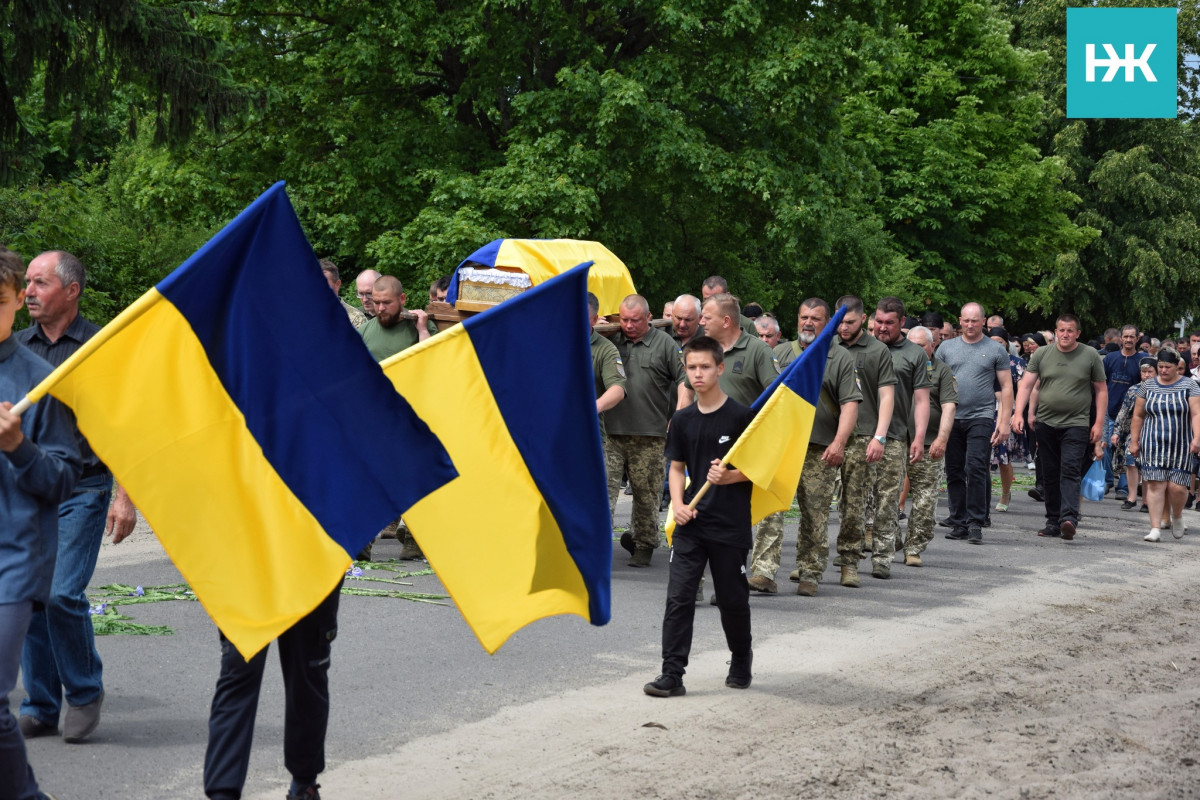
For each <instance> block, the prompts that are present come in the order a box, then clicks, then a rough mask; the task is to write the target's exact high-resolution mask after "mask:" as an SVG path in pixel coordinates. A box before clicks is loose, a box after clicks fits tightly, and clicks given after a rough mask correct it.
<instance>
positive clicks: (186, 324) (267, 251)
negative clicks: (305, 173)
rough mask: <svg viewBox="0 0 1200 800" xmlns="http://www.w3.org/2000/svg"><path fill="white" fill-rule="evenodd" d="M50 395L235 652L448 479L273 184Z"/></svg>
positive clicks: (85, 354)
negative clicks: (63, 406)
mask: <svg viewBox="0 0 1200 800" xmlns="http://www.w3.org/2000/svg"><path fill="white" fill-rule="evenodd" d="M47 392H49V393H50V394H52V395H53V396H54V397H56V398H58V399H59V400H61V401H62V402H63V403H65V404H66V405H68V406H69V407H70V408H71V409H72V410H73V411H74V412H75V415H76V418H77V419H78V423H79V427H80V430H82V431H83V433H84V435H85V436H87V438H88V441H89V442H90V443H91V445H92V447H93V448H94V449H95V451H96V453H97V454H99V456H100V457H101V458H102V459H103V460H104V462H105V463H106V464H107V465H108V466H109V467H110V468H111V469H112V471H113V473H114V474H115V475H116V477H117V480H118V481H119V482H120V483H121V484H122V485H123V486H125V488H126V490H127V491H128V492H129V495H130V497H131V498H132V499H133V501H134V503H135V504H136V505H137V506H138V508H139V509H140V510H141V512H142V514H143V515H144V516H145V517H146V520H147V521H148V522H149V523H150V525H151V527H152V528H153V529H154V531H155V533H156V534H157V535H158V537H159V539H160V540H161V542H162V544H163V547H164V548H165V549H166V551H167V553H168V554H169V555H170V556H171V559H172V560H173V561H174V562H175V564H176V565H177V566H178V567H179V570H180V572H182V573H183V575H184V577H185V578H186V579H187V581H188V583H189V584H190V585H191V587H192V589H193V590H194V591H195V593H196V596H197V597H198V598H199V599H200V601H201V602H202V603H203V604H204V606H205V608H206V609H207V610H208V612H209V614H210V615H211V616H212V618H213V620H214V621H215V622H216V624H217V626H218V627H220V629H221V630H222V632H223V633H224V634H225V635H226V636H227V637H228V638H229V640H230V641H231V642H233V644H234V645H235V646H236V647H237V648H238V650H239V651H240V652H241V653H242V654H243V655H244V656H246V657H249V656H250V655H252V654H253V653H255V652H257V651H258V650H260V649H261V648H262V647H263V646H264V645H266V644H267V643H269V642H270V641H271V639H273V638H275V637H276V636H278V635H279V634H280V633H282V632H283V631H285V630H287V629H288V628H289V627H290V626H291V625H292V624H293V623H294V622H295V621H296V620H298V619H299V618H301V617H303V616H304V615H305V614H307V613H308V612H309V611H311V610H312V609H313V608H315V607H316V605H317V604H318V603H319V602H320V601H321V600H322V599H323V598H325V597H326V596H327V595H328V594H329V593H330V592H331V591H333V590H334V589H335V587H337V586H338V585H339V583H340V581H341V579H342V575H343V574H344V572H345V570H346V567H347V566H349V563H350V558H351V555H353V554H354V553H357V552H358V551H359V550H360V549H361V548H362V547H363V546H364V545H365V544H366V543H367V542H369V541H371V539H373V538H374V536H375V535H376V533H378V531H379V530H380V529H381V528H382V527H383V526H384V525H386V524H387V523H388V522H389V521H390V520H392V519H394V518H395V517H396V516H397V515H398V514H399V513H400V512H402V511H403V510H405V509H407V508H409V507H410V506H411V505H412V504H413V503H414V502H415V501H416V500H417V499H419V498H420V497H423V496H424V495H426V494H428V493H429V492H431V491H433V490H434V489H436V488H438V487H440V486H442V485H443V484H445V483H446V482H447V481H448V480H450V479H452V478H453V477H454V476H455V474H456V473H455V471H454V468H453V466H452V465H451V463H450V459H449V457H448V456H447V453H446V451H445V449H444V448H443V447H442V445H441V444H440V443H439V442H438V440H437V438H436V437H435V436H434V435H433V434H432V433H431V432H430V430H429V428H428V427H427V426H426V425H425V423H424V422H422V421H421V420H420V419H419V418H418V416H417V415H416V414H414V413H413V410H412V408H411V407H410V406H409V404H408V403H407V402H406V401H405V399H404V397H403V396H402V395H401V394H398V393H397V392H396V391H395V389H394V388H393V386H392V384H391V383H390V382H389V381H388V380H387V378H385V377H384V375H383V374H382V373H381V372H380V370H379V368H378V366H377V365H376V364H375V362H374V361H373V360H372V359H371V356H370V354H369V353H368V352H367V350H366V348H365V347H364V346H363V344H362V340H361V338H360V337H359V336H358V334H357V333H356V332H355V331H354V329H353V328H352V327H351V326H350V324H349V321H348V320H347V318H346V314H345V312H344V311H343V310H342V308H341V305H340V304H339V303H338V301H337V298H336V297H335V296H334V294H333V293H332V292H331V291H330V290H329V287H328V285H327V283H326V282H325V279H324V276H323V275H322V273H321V270H320V268H319V266H318V264H317V261H316V257H315V256H314V254H313V252H312V248H311V247H310V246H309V244H308V242H307V240H306V239H305V237H304V233H303V231H302V230H301V228H300V224H299V222H298V220H297V219H296V215H295V212H294V211H293V209H292V206H291V203H290V202H289V201H288V198H287V195H286V194H285V192H284V189H283V184H282V183H279V184H276V185H275V186H274V187H272V188H271V189H270V190H268V191H267V192H266V193H264V194H263V195H262V196H261V197H259V198H258V200H256V201H255V202H254V203H253V204H252V205H250V206H249V207H248V208H247V209H246V210H245V211H243V212H242V213H241V214H240V215H239V216H238V217H237V218H236V219H235V220H234V221H233V222H232V223H230V224H229V225H228V226H226V227H225V228H224V229H223V230H222V231H221V232H220V233H218V234H217V235H216V236H215V237H214V238H213V239H212V240H211V241H210V242H208V243H207V244H206V245H205V246H204V247H203V248H201V249H200V250H199V251H198V252H197V253H196V254H195V255H193V256H192V257H191V258H190V259H188V260H187V261H186V262H185V263H184V264H183V265H182V266H181V267H179V269H177V270H176V271H175V272H173V273H172V274H171V275H169V276H168V277H167V278H165V279H164V280H163V281H162V282H161V283H159V284H158V285H157V286H156V287H155V288H154V289H152V290H150V291H149V292H147V293H146V294H145V295H144V296H143V297H142V298H140V299H139V300H138V301H136V302H135V303H134V304H133V305H131V306H130V307H129V308H128V309H126V310H125V311H124V312H123V313H122V314H121V315H120V316H118V317H117V318H116V319H115V320H113V322H112V323H111V324H109V325H108V326H106V327H105V328H104V329H103V330H102V331H100V333H98V334H97V335H96V336H95V337H93V338H92V339H91V340H90V341H89V342H88V343H87V344H86V345H84V347H83V348H81V349H80V350H79V351H78V352H77V353H76V354H75V355H74V356H72V358H71V359H69V360H68V361H67V362H65V363H64V364H63V365H62V366H61V367H60V368H59V369H58V370H56V371H55V372H54V373H53V374H52V375H51V376H50V377H49V378H47V380H46V381H45V382H43V383H42V384H41V385H40V386H38V387H37V388H36V389H35V390H34V391H33V392H31V393H30V395H29V399H30V400H33V401H35V402H36V401H37V400H38V399H39V398H41V397H42V396H44V395H45V394H46V393H47ZM388 452H393V453H403V454H404V458H389V457H386V456H385V455H384V454H386V453H388Z"/></svg>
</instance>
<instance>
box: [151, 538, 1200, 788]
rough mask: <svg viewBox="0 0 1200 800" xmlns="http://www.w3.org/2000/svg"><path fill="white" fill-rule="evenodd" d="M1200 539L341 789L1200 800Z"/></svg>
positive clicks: (855, 628) (603, 704) (833, 640)
mask: <svg viewBox="0 0 1200 800" xmlns="http://www.w3.org/2000/svg"><path fill="white" fill-rule="evenodd" d="M1190 543H1191V539H1190V537H1189V539H1188V540H1185V543H1171V544H1168V545H1164V546H1162V548H1161V549H1160V550H1159V551H1158V552H1156V553H1155V554H1154V556H1153V557H1152V558H1151V559H1150V560H1148V561H1147V562H1145V563H1146V564H1148V566H1141V567H1136V568H1134V569H1132V570H1131V571H1130V572H1129V573H1128V574H1126V575H1125V576H1124V577H1123V578H1117V579H1115V580H1114V579H1113V578H1112V575H1111V574H1106V575H1105V576H1104V579H1103V581H1102V582H1097V581H1096V580H1095V579H1094V576H1090V575H1088V574H1083V573H1082V571H1080V573H1079V574H1077V573H1074V572H1071V571H1069V570H1068V571H1065V572H1064V571H1061V570H1059V571H1056V572H1054V573H1049V572H1047V573H1046V574H1042V575H1039V576H1035V577H1033V578H1032V579H1028V580H1022V581H1020V582H1014V583H1013V584H1012V585H1009V586H1006V587H1004V588H1001V589H997V590H994V591H990V592H988V593H986V594H983V595H980V596H979V597H977V598H975V599H974V600H973V601H972V602H971V603H970V605H969V606H964V607H960V608H955V609H951V610H943V611H931V612H929V613H925V614H921V615H917V616H914V617H912V618H910V619H909V620H907V621H905V622H902V623H897V622H895V621H891V622H887V623H883V622H876V621H873V620H869V619H862V618H852V619H848V620H846V624H845V625H840V626H839V627H838V628H837V629H833V628H812V629H806V630H802V631H797V632H796V633H794V634H787V635H782V636H774V637H771V638H769V639H760V640H758V641H756V643H755V665H754V666H755V670H754V671H755V679H754V685H753V687H752V688H751V689H750V690H748V691H745V692H738V691H734V690H729V689H726V688H724V686H723V679H724V671H725V669H726V667H725V661H726V658H727V654H724V653H720V652H705V653H694V654H693V659H692V668H691V669H690V671H689V673H688V675H687V679H686V680H687V687H688V694H687V696H686V697H682V698H672V699H669V700H661V699H655V698H649V697H646V696H645V695H643V694H642V692H641V685H642V683H644V682H645V681H646V680H649V679H650V678H652V677H653V674H652V673H650V672H647V673H645V674H643V673H638V674H632V675H630V676H629V677H628V678H626V679H624V680H621V681H618V682H615V683H612V684H610V685H605V686H598V687H590V688H586V689H581V690H579V691H575V692H569V693H565V694H560V695H556V696H552V697H547V698H545V699H543V700H539V701H537V702H533V703H528V704H524V705H520V706H514V707H510V708H507V709H505V710H504V711H502V712H500V713H498V714H496V715H494V716H492V717H490V718H488V719H486V720H483V721H481V722H477V723H473V724H466V725H463V726H460V727H459V728H456V729H455V730H452V731H449V732H447V733H445V734H440V735H435V736H428V737H425V738H420V739H416V740H413V741H411V742H409V743H407V744H405V745H403V746H401V747H399V748H397V749H396V750H395V751H394V752H393V753H390V754H388V755H385V756H379V757H373V758H368V759H362V760H358V761H353V762H347V763H342V764H340V765H337V766H336V767H334V768H333V769H330V770H329V771H327V772H326V773H324V774H323V775H322V776H321V783H322V793H323V794H324V795H326V796H328V797H342V798H364V799H366V798H394V797H405V798H509V797H521V798H543V797H544V798H562V797H583V798H592V797H595V798H620V797H650V798H683V797H687V798H743V797H744V798H756V799H758V800H761V799H762V798H776V797H780V798H782V797H797V796H799V797H820V798H850V797H869V796H878V797H883V796H887V797H893V798H894V797H914V798H916V797H923V798H928V797H956V798H959V797H966V798H973V797H985V796H993V797H1020V798H1027V797H1028V798H1038V797H1057V798H1061V797H1089V798H1092V797H1114V798H1116V797H1133V796H1136V797H1142V798H1151V797H1154V798H1157V797H1161V798H1183V797H1195V796H1200V766H1197V760H1198V759H1200V748H1198V744H1200V713H1198V712H1200V661H1197V658H1198V657H1200V620H1198V617H1197V610H1198V609H1200V601H1198V600H1197V598H1196V597H1195V589H1196V587H1197V585H1198V583H1200V581H1198V578H1200V550H1197V549H1196V548H1194V547H1190V546H1188V544H1190ZM130 555H133V554H132V553H130ZM823 602H831V600H830V599H824V600H823ZM701 613H703V612H701ZM710 622H712V623H715V617H714V618H712V619H709V620H706V621H703V622H701V624H708V623H710ZM276 794H277V792H271V793H264V794H261V795H257V796H256V798H260V799H261V800H268V798H274V797H275V796H276Z"/></svg>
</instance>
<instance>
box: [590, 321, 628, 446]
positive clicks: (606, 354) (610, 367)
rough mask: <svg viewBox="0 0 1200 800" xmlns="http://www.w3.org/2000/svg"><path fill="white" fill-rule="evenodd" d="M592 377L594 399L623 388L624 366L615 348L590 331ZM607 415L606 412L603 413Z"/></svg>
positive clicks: (601, 431)
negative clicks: (614, 388) (616, 387)
mask: <svg viewBox="0 0 1200 800" xmlns="http://www.w3.org/2000/svg"><path fill="white" fill-rule="evenodd" d="M591 344H592V375H593V376H594V378H595V381H596V399H597V400H599V399H600V395H602V394H604V393H605V392H607V391H608V390H609V389H611V388H612V387H614V386H621V387H622V388H623V387H624V386H625V365H624V364H622V363H621V354H620V353H619V352H618V351H617V346H616V345H615V344H613V343H612V342H610V341H609V340H608V339H605V338H604V337H603V336H601V335H600V334H598V333H596V332H595V331H592V340H591ZM605 413H607V412H605ZM600 435H601V436H603V435H604V414H601V415H600Z"/></svg>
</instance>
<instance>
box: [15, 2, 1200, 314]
mask: <svg viewBox="0 0 1200 800" xmlns="http://www.w3.org/2000/svg"><path fill="white" fill-rule="evenodd" d="M40 2H41V3H43V4H45V5H46V7H47V8H49V9H51V10H52V11H53V12H54V14H57V16H54V17H47V19H51V18H53V19H54V20H56V22H54V24H47V25H44V26H42V27H40V28H39V27H38V26H37V25H35V24H33V23H30V22H28V21H23V23H22V24H24V26H25V27H23V28H20V33H21V37H22V46H21V47H22V48H23V49H20V48H18V49H16V50H14V49H13V38H12V37H13V36H14V35H15V34H14V31H17V30H18V29H17V28H15V27H13V25H10V26H9V28H8V31H7V32H6V33H5V34H0V38H3V37H9V38H4V39H3V44H4V47H5V49H4V53H5V55H6V56H7V58H6V59H5V60H4V62H3V64H2V68H3V71H4V72H3V74H2V75H0V88H5V87H6V91H7V92H8V93H9V95H11V97H12V98H13V103H12V105H11V110H12V113H14V114H16V115H17V116H16V117H15V119H16V120H17V125H16V127H15V128H14V127H11V126H10V128H2V126H0V134H3V132H4V130H9V131H10V134H9V135H8V137H7V138H5V139H4V140H3V141H4V146H5V147H6V148H7V149H6V151H5V156H4V163H6V164H10V165H13V168H12V169H10V170H9V172H8V173H7V175H8V182H7V186H6V187H5V188H3V189H0V201H2V202H0V241H4V242H6V243H7V244H8V245H9V246H11V247H13V248H14V249H18V250H20V251H22V252H24V253H26V254H27V255H30V254H33V253H35V252H37V251H39V250H42V249H46V248H48V247H63V248H66V249H71V250H73V251H76V252H78V253H79V254H80V255H81V257H83V258H84V260H85V262H86V263H88V264H89V266H90V267H91V268H92V270H93V273H94V274H95V279H94V281H93V284H92V285H93V287H94V294H93V293H92V292H91V291H89V296H88V302H89V304H90V305H89V310H90V312H91V313H92V314H93V316H95V317H97V318H100V319H104V318H107V317H109V316H111V315H112V314H113V313H115V312H116V311H117V310H119V309H120V308H121V307H122V306H124V305H125V304H127V303H128V302H129V301H131V300H132V299H133V298H134V297H136V296H137V294H139V293H140V292H141V291H143V290H144V289H145V288H146V287H147V286H149V285H151V284H152V283H153V282H154V281H155V280H157V279H158V278H160V277H161V276H162V275H164V274H166V272H168V271H169V270H170V269H171V268H173V267H174V266H175V265H176V264H178V263H179V262H180V261H181V260H182V259H183V258H185V257H186V256H187V255H188V253H190V252H191V250H193V249H194V248H195V247H196V246H197V245H198V244H199V243H201V242H202V241H203V240H204V239H205V238H206V237H207V236H209V235H210V234H211V233H212V232H213V231H214V230H215V229H217V228H218V227H219V226H220V225H222V224H223V223H224V222H226V221H228V219H230V218H231V217H232V216H233V215H234V214H235V213H236V212H237V211H238V210H240V209H241V208H242V207H244V206H245V205H246V204H247V203H249V202H250V201H251V200H252V199H253V198H254V197H255V196H257V195H258V194H259V193H260V192H261V191H263V190H264V189H266V188H267V186H269V185H270V184H271V183H273V182H274V181H276V180H279V179H285V180H287V181H288V183H289V194H290V195H291V196H292V198H293V201H294V202H295V203H296V205H297V208H298V211H299V213H300V215H301V219H302V221H303V222H304V224H305V227H306V229H307V231H308V233H309V237H310V240H311V241H312V242H313V245H314V248H315V249H316V250H317V252H318V253H319V254H320V255H329V256H331V257H333V258H334V259H335V260H336V261H337V262H338V263H339V264H340V265H341V266H342V269H343V272H344V277H347V278H349V277H352V276H353V273H354V272H356V271H357V270H358V269H361V268H364V267H367V266H373V267H377V268H379V269H381V270H383V271H385V272H390V273H393V274H396V275H398V276H400V277H401V278H402V279H403V280H405V281H406V282H410V283H413V284H421V283H424V282H427V281H428V280H429V279H431V278H433V277H436V276H438V275H441V274H445V273H446V272H448V271H449V270H450V269H451V268H452V267H453V266H454V265H455V264H456V263H457V262H458V261H459V260H460V259H461V258H462V257H463V256H464V255H465V254H466V253H468V252H470V251H471V250H473V249H475V248H476V247H478V246H479V245H480V244H482V243H484V242H486V241H488V240H491V239H494V238H498V237H575V238H592V239H598V240H600V241H602V242H604V243H605V244H606V245H608V246H609V247H610V248H611V249H612V250H613V251H614V252H616V253H617V254H618V255H619V256H621V257H622V258H623V259H624V260H625V261H626V263H628V264H629V265H630V268H631V269H632V271H633V275H634V280H635V283H636V285H637V286H638V287H639V289H640V290H641V291H642V292H644V293H645V294H647V295H648V296H649V297H650V298H651V299H652V300H654V301H656V302H658V301H661V300H663V299H666V298H667V297H669V296H673V295H674V294H677V293H679V292H682V291H692V292H695V291H698V288H699V284H700V281H701V280H702V279H703V278H704V277H705V276H707V275H709V274H712V273H719V274H722V275H724V276H725V277H726V278H728V279H729V281H730V284H731V286H732V287H733V289H734V290H735V292H737V293H738V294H739V295H741V296H742V297H743V298H744V299H746V300H750V299H754V300H758V301H760V302H762V303H763V304H764V305H767V306H768V307H775V308H777V309H779V310H780V315H781V317H783V319H784V320H785V323H786V322H787V321H789V320H790V319H791V315H792V313H794V309H795V307H796V303H797V302H798V301H799V300H800V299H801V298H803V297H805V296H809V295H814V294H817V295H823V296H826V297H828V298H829V299H831V300H832V299H834V298H836V297H837V296H838V295H840V294H843V293H857V294H861V295H863V296H864V297H866V298H868V299H869V300H873V299H874V298H875V297H877V296H879V295H880V294H883V293H896V294H898V295H900V296H901V297H903V298H904V299H905V300H906V301H908V302H909V303H910V307H912V308H913V310H914V311H920V310H924V309H925V308H933V309H938V310H949V311H953V310H956V309H957V307H958V306H959V305H960V304H961V303H962V302H964V301H966V300H980V301H982V302H984V303H985V304H986V305H988V306H989V307H991V308H996V309H999V310H1001V311H1002V312H1003V313H1005V315H1006V316H1008V317H1010V318H1012V319H1014V320H1015V321H1017V323H1018V324H1017V327H1018V328H1021V327H1022V325H1021V323H1027V324H1028V325H1029V326H1032V324H1033V323H1035V322H1043V321H1044V318H1045V316H1047V315H1053V314H1054V313H1056V312H1058V311H1059V310H1065V309H1072V310H1075V311H1076V312H1078V313H1080V314H1081V315H1082V316H1084V317H1085V319H1087V320H1088V321H1089V322H1095V323H1102V324H1105V325H1107V324H1111V323H1113V322H1117V321H1124V320H1126V319H1133V320H1135V321H1137V322H1139V323H1141V324H1145V325H1153V326H1157V327H1162V326H1165V325H1168V324H1169V323H1170V322H1171V321H1173V319H1174V318H1175V317H1178V316H1180V315H1184V314H1191V313H1194V312H1196V311H1197V302H1196V297H1197V292H1196V289H1197V288H1198V284H1200V269H1196V267H1197V266H1200V265H1197V263H1196V259H1197V257H1198V256H1197V254H1198V253H1200V238H1198V237H1200V233H1198V225H1197V221H1198V220H1200V209H1198V207H1197V203H1198V202H1200V192H1197V191H1196V189H1197V186H1196V182H1197V180H1200V177H1198V176H1200V153H1198V152H1197V142H1198V141H1200V138H1198V137H1197V136H1196V133H1195V127H1194V122H1192V121H1190V120H1189V119H1187V118H1186V116H1187V115H1186V114H1185V118H1183V119H1180V120H1176V121H1133V120H1131V121H1125V120H1111V121H1079V120H1070V121H1068V120H1065V119H1064V118H1063V106H1064V99H1063V96H1062V86H1061V84H1062V69H1063V68H1062V62H1063V47H1064V41H1063V19H1064V18H1065V3H1064V0H1032V1H1030V0H1025V1H1024V2H1017V0H1011V2H1010V3H1009V4H1008V7H1000V6H997V5H994V4H993V3H992V2H991V0H825V1H824V2H818V1H817V0H786V1H784V2H781V1H780V0H734V2H714V1H712V0H682V2H672V3H664V2H661V0H633V1H632V2H624V3H620V4H611V3H602V2H598V0H596V1H594V2H581V1H580V0H500V1H499V2H478V1H477V0H476V1H475V2H467V1H466V0H410V1H409V2H406V3H382V2H378V0H373V1H371V2H368V0H342V1H339V2H334V0H316V1H315V2H304V3H301V2H296V0H208V1H207V2H189V3H167V2H151V1H150V0H141V2H137V1H136V0H121V2H120V3H98V2H97V3H74V4H65V3H61V2H58V0H40ZM16 7H17V4H13V3H7V4H5V3H0V15H4V14H7V15H8V16H7V18H6V19H7V20H8V21H9V22H12V21H13V20H15V19H16V18H17V17H18V16H19V15H18V14H17V13H16V11H15V10H14V9H15V8H16ZM22 7H23V6H22ZM118 7H119V8H120V9H124V11H123V12H121V13H120V14H118V13H116V12H115V11H104V12H102V11H101V10H100V9H101V8H103V9H117V8H118ZM72 14H74V15H75V17H74V18H72V17H71V15H72ZM1014 23H1015V27H1014ZM122 25H123V26H124V27H122ZM139 26H140V27H139ZM1196 26H1197V20H1196V13H1195V9H1194V8H1192V9H1191V10H1190V11H1187V12H1186V13H1184V14H1181V18H1180V42H1181V54H1180V57H1181V61H1182V60H1183V59H1185V58H1186V57H1187V56H1188V55H1189V54H1191V55H1194V54H1195V52H1194V47H1195V44H1194V43H1195V42H1196V41H1200V36H1198V35H1197V28H1196ZM64 31H66V33H64ZM138 31H141V33H137V32H138ZM147 31H153V32H154V33H153V35H150V34H148V33H146V32H147ZM135 34H136V35H135ZM136 36H140V37H141V38H140V39H136ZM1188 36H1191V37H1192V38H1191V39H1188ZM135 39H136V41H137V42H141V45H140V46H138V47H134V48H133V49H132V50H130V49H129V48H130V46H131V42H134V40H135ZM26 40H27V41H26ZM1188 42H1191V43H1192V44H1191V45H1189V44H1188ZM1189 47H1191V48H1192V49H1191V50H1189ZM17 52H19V53H21V55H20V58H19V59H18V58H17V57H16V56H15V55H11V54H13V53H17ZM89 63H91V64H96V65H103V68H102V69H96V70H94V71H93V73H94V74H87V73H86V70H82V71H81V66H80V65H83V64H89ZM64 65H65V66H64ZM156 65H158V66H159V67H160V69H159V73H161V74H156V73H155V71H154V69H155V66H156ZM1187 74H1188V75H1191V76H1192V77H1191V79H1192V80H1193V84H1192V89H1191V91H1193V92H1194V88H1195V87H1194V73H1187ZM185 75H186V76H190V77H188V78H187V80H184V81H183V83H182V85H181V84H180V82H179V78H180V76H185ZM64 76H74V77H72V78H71V80H66V78H65V77H64ZM172 76H174V78H173V77H172ZM80 78H86V80H84V82H83V83H75V82H73V81H76V80H78V79H80ZM172 80H175V82H174V83H173V82H172ZM101 89H102V90H101ZM1181 91H1183V92H1184V93H1185V95H1186V92H1187V91H1188V89H1187V87H1186V85H1185V87H1184V88H1183V89H1182V90H1181ZM4 96H5V95H3V94H0V100H3V98H4ZM0 111H3V108H0ZM1189 113H1190V111H1189ZM3 121H4V120H3V118H0V122H3ZM222 123H224V124H222ZM17 167H19V168H17ZM1160 290H1161V291H1160Z"/></svg>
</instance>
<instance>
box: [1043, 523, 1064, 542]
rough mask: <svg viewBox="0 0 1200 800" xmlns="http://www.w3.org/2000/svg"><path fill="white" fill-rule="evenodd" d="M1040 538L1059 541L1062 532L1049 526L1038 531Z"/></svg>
mask: <svg viewBox="0 0 1200 800" xmlns="http://www.w3.org/2000/svg"><path fill="white" fill-rule="evenodd" d="M1038 536H1043V537H1045V538H1047V539H1057V538H1058V537H1059V536H1062V531H1060V530H1059V529H1058V528H1051V527H1050V526H1049V525H1047V526H1046V527H1044V528H1042V529H1041V530H1040V531H1038Z"/></svg>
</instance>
